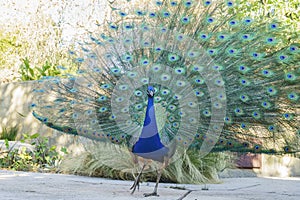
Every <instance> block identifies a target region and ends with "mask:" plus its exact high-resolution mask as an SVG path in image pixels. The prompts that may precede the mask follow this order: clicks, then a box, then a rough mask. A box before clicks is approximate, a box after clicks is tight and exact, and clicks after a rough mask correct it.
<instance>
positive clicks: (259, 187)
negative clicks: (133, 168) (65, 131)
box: [0, 170, 300, 200]
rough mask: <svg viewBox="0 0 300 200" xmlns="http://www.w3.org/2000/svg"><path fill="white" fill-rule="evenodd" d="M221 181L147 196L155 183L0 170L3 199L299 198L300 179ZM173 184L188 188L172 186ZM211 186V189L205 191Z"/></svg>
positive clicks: (166, 187)
mask: <svg viewBox="0 0 300 200" xmlns="http://www.w3.org/2000/svg"><path fill="white" fill-rule="evenodd" d="M222 182H223V183H221V184H208V185H185V184H163V183H162V184H160V185H159V188H158V193H159V194H160V196H159V197H143V193H145V192H152V189H153V186H154V183H142V184H141V186H140V190H139V191H136V193H135V194H134V195H131V194H130V191H129V188H130V186H131V185H132V182H131V181H118V180H110V179H103V178H92V177H84V176H74V175H61V174H46V173H28V172H15V171H5V170H0V199H3V200H16V199H26V200H27V199H28V200H40V199H45V200H67V199H70V200H71V199H72V200H92V199H95V200H96V199H97V200H102V199H103V200H107V199H115V200H131V199H147V200H152V199H153V200H167V199H170V200H182V199H184V200H200V199H205V200H227V199H228V200H250V199H251V200H260V199H261V200H282V199H284V200H296V199H297V200H299V199H300V178H287V179H279V178H259V177H248V178H225V179H222ZM172 187H178V188H185V190H182V189H172ZM205 188H207V189H208V190H203V189H205Z"/></svg>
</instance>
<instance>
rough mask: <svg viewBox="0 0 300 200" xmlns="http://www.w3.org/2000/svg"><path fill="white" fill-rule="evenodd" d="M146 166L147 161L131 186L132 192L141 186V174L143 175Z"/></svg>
mask: <svg viewBox="0 0 300 200" xmlns="http://www.w3.org/2000/svg"><path fill="white" fill-rule="evenodd" d="M145 166H146V163H144V164H143V167H142V169H141V171H140V172H139V174H138V175H137V177H136V178H135V180H134V183H133V185H132V186H131V188H130V190H132V192H131V194H133V193H134V191H135V190H136V187H138V189H139V188H140V178H141V175H142V172H143V170H144V168H145Z"/></svg>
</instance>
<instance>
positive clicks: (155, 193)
mask: <svg viewBox="0 0 300 200" xmlns="http://www.w3.org/2000/svg"><path fill="white" fill-rule="evenodd" d="M150 196H156V197H159V195H158V194H157V192H152V193H144V197H150Z"/></svg>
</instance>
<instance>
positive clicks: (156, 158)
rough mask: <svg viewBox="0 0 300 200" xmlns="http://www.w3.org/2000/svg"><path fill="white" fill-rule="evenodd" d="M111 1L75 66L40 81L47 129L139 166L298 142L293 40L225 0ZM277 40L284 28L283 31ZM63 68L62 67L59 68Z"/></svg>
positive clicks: (37, 98) (299, 81)
mask: <svg viewBox="0 0 300 200" xmlns="http://www.w3.org/2000/svg"><path fill="white" fill-rule="evenodd" d="M117 3H118V4H117V5H116V2H110V6H111V12H110V14H109V15H107V16H106V19H105V22H104V23H103V24H98V26H99V31H98V32H97V31H96V32H89V33H88V37H87V38H86V39H85V40H84V41H82V42H81V43H79V44H80V45H79V50H77V51H70V54H71V55H70V56H71V57H72V59H74V62H75V63H76V64H77V65H78V70H77V72H76V74H66V75H65V76H64V77H44V78H43V79H42V80H39V81H38V84H37V87H36V88H35V89H34V90H33V95H34V100H33V101H32V102H31V104H30V107H31V108H32V109H33V112H32V113H33V115H34V117H35V118H36V119H38V120H39V121H40V122H41V123H43V124H45V125H46V126H48V127H50V128H53V129H56V130H59V131H61V132H64V133H67V134H71V135H78V136H83V137H86V138H89V139H91V140H96V141H99V145H101V144H103V143H106V142H109V143H113V144H115V145H124V146H126V147H127V148H128V150H129V151H130V152H131V154H132V157H133V161H134V162H135V163H136V164H139V166H140V172H139V174H138V176H137V177H136V179H135V182H134V184H133V185H132V187H131V189H132V193H133V192H134V191H135V190H136V188H137V187H139V182H140V177H141V174H142V172H143V170H144V169H145V167H146V166H147V165H151V164H152V163H154V162H156V163H160V166H161V167H160V168H159V170H158V175H157V181H156V185H155V188H154V191H153V193H150V194H144V195H145V196H152V195H158V193H157V187H158V183H159V180H160V176H161V173H162V170H163V169H164V168H165V167H167V166H168V164H169V163H170V162H172V161H174V160H175V159H176V158H178V157H176V156H174V155H175V154H180V153H181V152H183V151H185V150H187V149H195V150H197V152H198V153H199V155H200V156H202V157H203V156H206V155H207V154H208V153H210V152H224V151H229V152H245V153H246V152H251V153H268V154H284V153H296V152H299V150H300V140H299V137H300V62H299V60H300V44H299V38H290V44H284V43H283V42H282V41H281V39H280V35H281V32H282V30H283V29H284V28H285V27H283V26H282V24H281V23H280V21H278V20H276V19H273V18H268V19H266V18H262V19H257V20H255V19H253V18H251V17H245V18H241V17H239V15H237V12H236V8H237V6H238V3H236V2H234V1H229V0H228V1H210V0H205V1H196V0H178V1H175V0H161V1H160V0H156V1H151V2H150V1H149V2H148V3H147V4H142V3H137V2H136V1H126V2H123V3H122V2H117ZM281 37H282V36H281ZM60 68H61V69H62V70H63V69H65V67H63V66H60Z"/></svg>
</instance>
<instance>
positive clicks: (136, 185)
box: [130, 179, 140, 194]
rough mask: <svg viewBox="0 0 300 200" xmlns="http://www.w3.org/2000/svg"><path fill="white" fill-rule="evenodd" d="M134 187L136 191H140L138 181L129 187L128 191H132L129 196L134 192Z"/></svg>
mask: <svg viewBox="0 0 300 200" xmlns="http://www.w3.org/2000/svg"><path fill="white" fill-rule="evenodd" d="M136 187H137V189H138V190H139V189H140V181H139V179H138V180H135V181H134V183H133V185H132V186H131V187H130V190H132V191H131V194H133V193H134V192H135V190H136Z"/></svg>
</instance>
